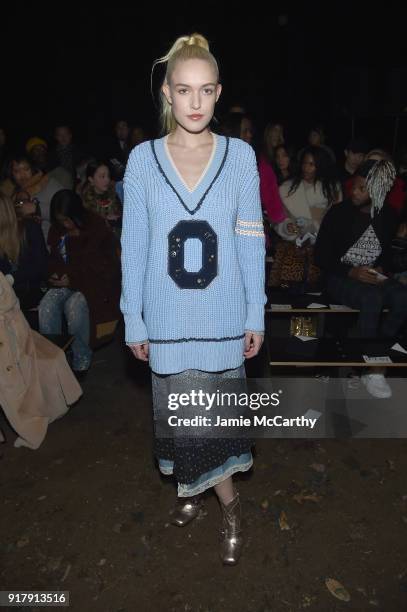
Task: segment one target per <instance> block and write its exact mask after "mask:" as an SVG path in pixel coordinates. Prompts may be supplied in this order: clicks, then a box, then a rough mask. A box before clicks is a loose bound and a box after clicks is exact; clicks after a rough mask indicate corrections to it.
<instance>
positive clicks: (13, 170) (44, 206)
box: [0, 153, 62, 242]
mask: <svg viewBox="0 0 407 612" xmlns="http://www.w3.org/2000/svg"><path fill="white" fill-rule="evenodd" d="M9 176H10V178H9V181H5V185H4V187H5V189H3V184H2V186H1V187H0V190H1V191H2V192H3V193H5V194H6V195H10V196H11V197H12V198H13V200H15V197H16V195H17V194H18V193H19V192H21V191H25V192H27V193H28V194H29V196H30V198H36V200H37V201H38V204H39V209H40V213H41V229H42V233H43V235H44V240H45V242H46V241H47V236H48V230H49V226H50V220H49V208H50V204H51V198H52V196H53V195H54V194H55V193H57V192H58V191H59V190H60V189H62V186H61V185H60V184H59V183H58V182H57V181H56V180H55V179H54V178H52V177H51V176H49V175H48V174H44V173H43V172H42V171H41V170H39V169H38V168H37V166H36V165H35V164H34V162H33V161H32V159H31V158H30V157H29V156H28V155H27V154H25V153H23V154H18V155H15V156H14V157H13V159H12V160H11V163H10V167H9Z"/></svg>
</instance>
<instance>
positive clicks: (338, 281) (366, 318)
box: [314, 160, 407, 398]
mask: <svg viewBox="0 0 407 612" xmlns="http://www.w3.org/2000/svg"><path fill="white" fill-rule="evenodd" d="M395 176H396V172H395V168H394V166H393V164H392V163H391V162H389V161H376V162H375V161H373V160H370V161H367V162H364V163H363V164H362V165H361V166H360V168H359V169H358V170H357V171H356V175H355V178H354V181H353V190H352V197H351V199H350V200H345V201H344V202H342V203H341V204H338V206H333V207H332V208H331V210H329V211H328V213H327V215H326V216H325V218H324V220H323V221H322V225H321V228H320V230H319V234H318V238H317V241H316V244H315V250H314V258H315V262H316V264H317V266H319V267H320V268H321V270H323V272H324V275H325V284H326V289H327V292H328V294H329V296H330V298H331V299H332V302H333V303H335V304H344V305H346V306H349V307H351V308H355V309H360V313H359V319H358V335H359V336H360V337H362V338H375V337H377V336H382V337H385V338H386V337H388V338H394V337H395V336H396V335H397V333H398V331H399V330H400V328H401V326H402V325H403V323H404V322H405V321H406V319H407V288H406V287H404V286H403V285H401V284H400V283H398V282H397V281H395V280H393V279H390V278H387V276H385V274H386V273H387V272H388V271H389V269H390V266H391V259H390V252H391V241H392V238H393V236H394V233H395V230H396V226H397V221H396V217H395V215H394V213H393V211H392V210H391V209H390V208H388V207H386V206H384V207H383V203H384V199H385V196H386V193H387V192H388V191H389V190H390V189H391V187H392V185H393V182H394V179H395ZM383 307H388V308H389V309H390V312H389V313H388V315H387V317H386V318H385V320H384V322H383V325H382V327H381V328H379V323H380V317H381V312H382V309H383ZM362 380H363V382H364V384H365V385H366V388H367V390H368V391H369V393H371V394H372V395H374V396H375V397H382V398H384V397H390V396H391V389H390V387H389V385H388V384H387V382H386V380H385V378H384V371H383V370H382V369H371V370H370V372H369V373H368V374H365V375H364V376H362Z"/></svg>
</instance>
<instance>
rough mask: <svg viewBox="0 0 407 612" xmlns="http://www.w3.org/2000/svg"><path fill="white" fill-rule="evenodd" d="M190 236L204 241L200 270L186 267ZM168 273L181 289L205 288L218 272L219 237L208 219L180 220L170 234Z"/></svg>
mask: <svg viewBox="0 0 407 612" xmlns="http://www.w3.org/2000/svg"><path fill="white" fill-rule="evenodd" d="M188 238H198V239H199V240H200V241H201V243H202V266H201V269H200V270H199V271H198V272H187V270H185V267H184V246H185V241H186V240H188ZM168 274H169V275H170V276H171V278H172V279H173V281H174V282H176V283H177V285H178V287H180V288H181V289H205V287H207V286H208V285H209V284H210V283H211V282H212V281H213V279H214V278H215V277H216V276H217V274H218V237H217V235H216V233H215V232H214V230H213V229H212V228H211V226H210V225H209V223H208V222H207V221H180V222H179V223H177V225H175V227H174V228H173V229H172V230H171V232H170V233H169V234H168Z"/></svg>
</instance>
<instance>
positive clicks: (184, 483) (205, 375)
mask: <svg viewBox="0 0 407 612" xmlns="http://www.w3.org/2000/svg"><path fill="white" fill-rule="evenodd" d="M151 374H152V393H153V413H154V455H155V457H156V459H157V461H158V466H159V469H160V471H161V472H162V473H163V474H167V475H169V474H171V475H173V476H174V477H175V479H176V481H177V483H178V496H179V497H190V496H192V495H197V494H198V493H202V492H203V491H205V490H206V489H209V488H210V487H213V486H214V485H216V484H219V483H220V482H222V481H223V480H225V479H226V478H228V477H229V476H231V475H232V474H234V473H236V472H245V471H247V470H249V469H250V467H251V466H252V465H253V457H252V452H251V448H252V447H253V445H254V441H253V440H252V439H249V438H245V437H241V438H234V437H227V438H221V437H216V438H215V437H212V438H204V437H199V438H196V437H195V438H193V439H192V438H191V439H189V440H188V439H185V437H184V438H180V437H179V436H177V435H175V434H174V435H173V436H171V437H158V435H157V432H156V422H157V420H158V419H160V418H162V417H163V415H166V417H168V415H169V414H171V413H169V412H168V396H169V394H170V393H174V391H175V390H177V391H179V389H180V388H181V387H182V388H183V389H189V388H190V389H192V388H195V389H196V388H198V387H199V383H200V382H201V384H202V386H203V387H206V386H207V384H208V383H210V384H211V385H212V386H213V387H221V384H222V380H224V379H229V378H240V379H243V378H246V372H245V368H244V364H242V365H241V366H240V367H238V368H234V369H231V370H224V371H222V372H204V371H202V370H185V371H184V372H180V373H178V374H156V373H155V372H152V373H151ZM172 414H174V413H172ZM220 435H221V434H220Z"/></svg>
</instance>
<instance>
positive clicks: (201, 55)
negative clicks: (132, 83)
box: [151, 33, 219, 134]
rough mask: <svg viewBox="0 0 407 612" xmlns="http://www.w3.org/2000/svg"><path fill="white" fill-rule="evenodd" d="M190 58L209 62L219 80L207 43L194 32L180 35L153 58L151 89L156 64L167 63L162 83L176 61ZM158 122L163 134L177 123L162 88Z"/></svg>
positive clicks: (165, 81) (167, 80) (172, 129)
mask: <svg viewBox="0 0 407 612" xmlns="http://www.w3.org/2000/svg"><path fill="white" fill-rule="evenodd" d="M190 59H201V60H205V61H207V62H209V63H210V64H211V65H212V66H213V68H214V69H215V71H216V78H217V80H219V67H218V63H217V61H216V59H215V58H214V56H213V55H212V53H211V52H210V51H209V43H208V41H207V40H206V38H205V37H204V36H202V34H198V33H194V34H191V35H189V36H180V37H179V38H177V40H176V41H175V42H174V44H173V45H172V47H171V48H170V50H169V51H168V52H167V53H166V55H164V56H163V57H160V58H158V59H157V60H155V62H154V64H153V67H152V70H151V89H152V79H153V72H154V68H155V67H156V66H157V64H164V63H167V70H166V73H165V79H164V81H163V84H164V83H169V81H170V78H171V75H172V73H173V72H174V68H175V65H176V63H177V62H178V61H187V60H190ZM160 123H161V131H162V133H164V134H169V133H170V132H173V131H174V130H175V128H176V127H177V123H176V121H175V119H174V115H173V114H172V107H171V104H170V103H169V102H168V100H167V98H166V97H165V95H164V93H163V91H162V90H160Z"/></svg>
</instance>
